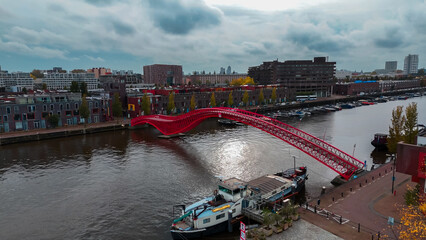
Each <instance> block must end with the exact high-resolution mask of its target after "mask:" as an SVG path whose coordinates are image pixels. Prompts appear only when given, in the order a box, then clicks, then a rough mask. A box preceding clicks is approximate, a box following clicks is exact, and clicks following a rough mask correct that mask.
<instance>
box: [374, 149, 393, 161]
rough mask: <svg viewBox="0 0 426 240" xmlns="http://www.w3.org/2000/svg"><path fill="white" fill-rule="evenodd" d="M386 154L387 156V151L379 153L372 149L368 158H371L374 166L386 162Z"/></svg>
mask: <svg viewBox="0 0 426 240" xmlns="http://www.w3.org/2000/svg"><path fill="white" fill-rule="evenodd" d="M386 154H389V152H388V151H380V150H378V149H374V150H373V151H372V152H371V154H370V157H371V159H373V163H374V164H384V163H386V162H387V160H388V157H387V156H386Z"/></svg>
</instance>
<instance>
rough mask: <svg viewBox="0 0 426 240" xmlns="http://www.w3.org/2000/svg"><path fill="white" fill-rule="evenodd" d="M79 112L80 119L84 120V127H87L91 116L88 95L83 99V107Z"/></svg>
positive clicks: (81, 106)
mask: <svg viewBox="0 0 426 240" xmlns="http://www.w3.org/2000/svg"><path fill="white" fill-rule="evenodd" d="M78 111H79V112H80V118H83V119H84V126H86V124H87V122H88V119H89V116H90V110H89V105H88V104H87V100H86V95H83V97H82V98H81V105H80V108H79V109H78Z"/></svg>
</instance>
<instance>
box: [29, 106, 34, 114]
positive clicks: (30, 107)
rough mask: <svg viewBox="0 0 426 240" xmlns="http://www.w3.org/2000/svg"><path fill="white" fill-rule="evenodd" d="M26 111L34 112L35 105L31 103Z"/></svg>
mask: <svg viewBox="0 0 426 240" xmlns="http://www.w3.org/2000/svg"><path fill="white" fill-rule="evenodd" d="M28 112H29V113H31V112H35V106H34V105H32V106H28Z"/></svg>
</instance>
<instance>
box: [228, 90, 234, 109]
mask: <svg viewBox="0 0 426 240" xmlns="http://www.w3.org/2000/svg"><path fill="white" fill-rule="evenodd" d="M232 105H234V97H233V96H232V91H231V92H230V93H229V96H228V106H229V107H232Z"/></svg>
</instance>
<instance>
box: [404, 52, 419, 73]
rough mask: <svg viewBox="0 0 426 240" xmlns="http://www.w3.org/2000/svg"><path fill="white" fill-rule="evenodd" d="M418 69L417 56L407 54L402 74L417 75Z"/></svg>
mask: <svg viewBox="0 0 426 240" xmlns="http://www.w3.org/2000/svg"><path fill="white" fill-rule="evenodd" d="M418 68H419V55H417V54H414V55H411V54H408V56H406V57H405V59H404V74H406V75H409V74H417V71H418Z"/></svg>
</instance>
